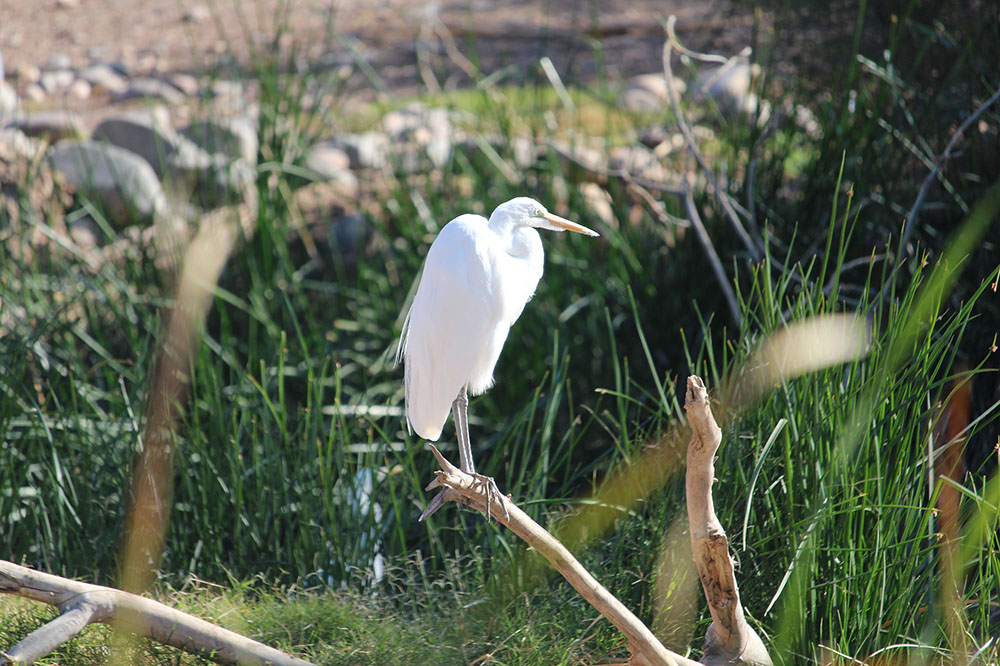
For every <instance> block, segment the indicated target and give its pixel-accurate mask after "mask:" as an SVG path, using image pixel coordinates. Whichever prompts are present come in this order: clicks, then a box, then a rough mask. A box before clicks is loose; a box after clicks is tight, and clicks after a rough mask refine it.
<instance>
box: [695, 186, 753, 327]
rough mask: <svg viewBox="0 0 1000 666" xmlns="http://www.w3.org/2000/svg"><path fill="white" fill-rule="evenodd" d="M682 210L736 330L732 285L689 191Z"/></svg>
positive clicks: (737, 321) (737, 312) (738, 309)
mask: <svg viewBox="0 0 1000 666" xmlns="http://www.w3.org/2000/svg"><path fill="white" fill-rule="evenodd" d="M684 209H685V210H686V211H687V215H688V219H689V220H691V224H692V225H693V226H694V229H695V232H697V235H698V240H699V241H700V242H701V246H702V248H704V250H705V254H706V255H707V256H708V263H710V264H712V272H713V273H715V279H716V280H718V282H719V287H720V288H721V289H722V295H723V296H724V297H725V298H726V305H728V306H729V314H730V315H731V316H732V318H733V321H734V322H736V327H737V329H738V328H739V327H740V324H741V320H740V308H739V305H738V304H737V303H736V293H735V292H734V291H733V285H732V284H730V282H729V277H728V276H726V271H725V270H724V269H723V268H722V260H721V259H719V253H718V252H716V251H715V246H714V245H712V237H711V236H709V235H708V229H706V228H705V223H704V222H702V221H701V216H700V215H699V214H698V205H697V204H696V203H695V201H694V195H692V194H691V191H690V190H688V191H687V192H685V193H684Z"/></svg>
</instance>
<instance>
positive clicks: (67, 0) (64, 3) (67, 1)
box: [56, 0, 80, 9]
mask: <svg viewBox="0 0 1000 666" xmlns="http://www.w3.org/2000/svg"><path fill="white" fill-rule="evenodd" d="M79 6H80V0H56V8H58V9H76V8H77V7H79Z"/></svg>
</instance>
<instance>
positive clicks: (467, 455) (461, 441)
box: [451, 386, 476, 475]
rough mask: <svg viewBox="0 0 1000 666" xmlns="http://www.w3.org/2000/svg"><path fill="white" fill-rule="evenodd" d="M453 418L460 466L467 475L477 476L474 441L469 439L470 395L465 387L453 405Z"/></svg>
mask: <svg viewBox="0 0 1000 666" xmlns="http://www.w3.org/2000/svg"><path fill="white" fill-rule="evenodd" d="M451 417H452V419H453V420H454V421H455V435H456V436H457V437H458V466H459V468H460V469H461V470H462V471H463V472H465V473H466V474H472V475H475V473H476V465H475V463H473V462H472V440H471V439H470V438H469V394H468V392H467V390H466V388H465V387H464V386H463V387H462V390H461V391H459V392H458V397H457V398H455V401H454V402H453V403H451Z"/></svg>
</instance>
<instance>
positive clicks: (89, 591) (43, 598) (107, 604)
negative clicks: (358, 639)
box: [0, 560, 312, 666]
mask: <svg viewBox="0 0 1000 666" xmlns="http://www.w3.org/2000/svg"><path fill="white" fill-rule="evenodd" d="M0 593H5V594H16V595H18V596H22V597H25V598H27V599H31V600H34V601H40V602H43V603H46V604H50V605H52V606H55V607H57V608H58V609H59V610H60V611H62V614H61V615H60V616H59V617H57V618H56V619H55V620H52V621H51V622H49V623H48V624H46V625H44V626H42V627H40V628H39V629H36V630H35V631H33V632H32V633H31V634H29V635H28V636H27V637H25V638H24V640H22V641H21V642H20V643H18V644H17V645H15V646H14V647H13V648H11V649H10V650H9V651H7V652H0V666H6V665H8V664H29V663H31V662H33V661H35V660H36V659H39V658H41V657H44V656H45V655H47V654H49V653H50V652H52V650H54V649H55V648H56V647H58V646H59V645H61V644H63V643H65V642H66V641H68V640H70V639H72V638H73V637H74V636H75V635H76V634H78V633H79V632H80V631H81V630H82V629H83V628H84V627H85V626H86V625H87V624H89V623H91V622H100V623H103V624H109V625H113V626H115V627H117V628H119V629H123V630H126V631H129V632H131V633H134V634H137V635H139V636H143V637H145V638H150V639H152V640H155V641H158V642H160V643H163V644H164V645H170V646H172V647H176V648H179V649H181V650H184V651H186V652H191V653H194V654H199V655H202V656H204V657H206V658H208V659H212V660H215V661H217V662H220V663H224V664H240V666H246V665H248V664H250V665H261V666H262V665H264V664H275V665H276V666H312V664H310V663H309V662H307V661H303V660H302V659H297V658H295V657H292V656H290V655H287V654H285V653H284V652H281V651H280V650H276V649H274V648H272V647H269V646H267V645H264V644H263V643H258V642H257V641H254V640H252V639H250V638H247V637H246V636H242V635H240V634H237V633H235V632H233V631H229V630H228V629H223V628H222V627H219V626H217V625H214V624H212V623H211V622H207V621H205V620H202V619H199V618H196V617H194V616H192V615H188V614H186V613H182V612H180V611H178V610H176V609H174V608H170V607H169V606H166V605H164V604H161V603H160V602H158V601H153V600H152V599H148V598H146V597H140V596H137V595H134V594H129V593H128V592H123V591H122V590H116V589H114V588H110V587H103V586H100V585H91V584H89V583H83V582H80V581H75V580H69V579H67V578H62V577H60V576H54V575H52V574H47V573H43V572H41V571H35V570H33V569H29V568H27V567H22V566H19V565H17V564H14V563H12V562H7V561H3V560H0Z"/></svg>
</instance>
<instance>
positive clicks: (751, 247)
mask: <svg viewBox="0 0 1000 666" xmlns="http://www.w3.org/2000/svg"><path fill="white" fill-rule="evenodd" d="M676 22H677V17H676V16H674V15H673V14H671V15H670V18H668V19H667V26H666V30H667V41H666V42H665V43H664V44H663V71H664V74H665V75H666V78H667V94H668V95H669V97H670V105H671V106H672V107H673V110H674V116H675V119H676V121H677V126H678V127H680V130H681V134H682V135H683V136H684V140H685V141H686V142H687V146H688V151H689V152H690V153H691V154H692V155H693V156H694V158H695V160H696V161H697V162H698V166H699V167H701V170H702V172H703V173H704V174H705V178H706V179H708V182H709V183H710V184H711V185H712V190H713V193H714V194H715V198H716V200H717V201H718V202H719V205H720V206H722V210H723V212H725V214H726V217H727V218H728V219H729V222H730V224H732V226H733V229H734V230H735V231H736V235H737V236H739V237H740V240H741V241H742V242H743V246H744V247H745V248H746V250H747V252H748V253H749V254H750V256H751V257H753V258H754V259H755V260H759V259H760V258H761V256H762V253H761V251H760V249H759V248H758V247H757V245H756V244H755V243H754V242H753V239H752V238H750V234H748V233H747V230H746V229H745V228H744V227H743V223H742V222H740V218H739V215H738V214H737V213H736V210H735V209H734V208H733V205H732V203H731V202H730V200H729V195H728V194H727V193H726V192H725V191H723V190H722V189H721V188H720V187H719V182H718V180H716V178H715V174H714V173H713V172H712V169H711V168H710V167H709V165H708V162H707V161H706V160H705V156H704V155H702V154H701V151H700V150H698V143H697V142H696V141H695V138H694V134H693V133H692V132H691V126H690V125H688V122H687V119H686V118H685V116H684V111H683V110H682V109H681V102H680V98H679V96H678V95H677V91H676V90H675V89H674V87H673V86H672V85H670V82H671V81H673V80H674V71H673V67H671V65H670V57H671V55H672V52H673V49H675V48H680V49H683V47H681V45H680V43H679V42H678V41H677V35H676V34H675V33H674V24H675V23H676Z"/></svg>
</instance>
